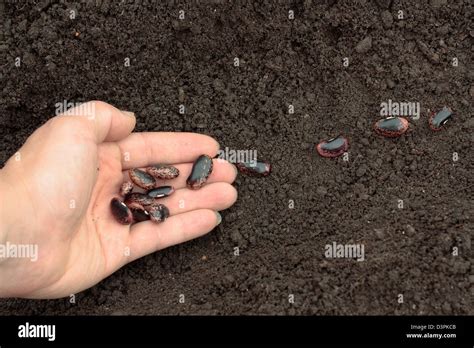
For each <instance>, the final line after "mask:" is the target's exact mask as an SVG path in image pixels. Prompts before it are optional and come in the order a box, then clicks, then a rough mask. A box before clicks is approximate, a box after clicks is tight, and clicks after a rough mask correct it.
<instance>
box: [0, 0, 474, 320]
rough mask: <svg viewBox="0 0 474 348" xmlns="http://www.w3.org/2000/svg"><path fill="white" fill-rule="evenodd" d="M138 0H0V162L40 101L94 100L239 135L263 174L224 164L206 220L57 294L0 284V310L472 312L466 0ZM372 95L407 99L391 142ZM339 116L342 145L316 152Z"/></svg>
mask: <svg viewBox="0 0 474 348" xmlns="http://www.w3.org/2000/svg"><path fill="white" fill-rule="evenodd" d="M151 3H152V2H151V1H125V2H120V3H118V2H117V3H112V1H100V0H98V1H90V2H87V1H84V2H81V3H72V2H65V3H63V2H61V3H59V1H35V2H29V3H25V2H19V1H8V0H7V1H6V2H5V3H0V17H1V18H2V21H1V22H2V24H3V28H2V32H1V33H0V35H1V36H0V66H1V70H0V85H1V87H0V88H1V91H2V92H1V96H0V127H1V128H0V133H1V138H0V140H1V143H0V163H1V164H4V163H5V162H6V160H7V159H8V158H9V157H10V156H12V155H13V154H14V153H15V152H16V150H17V149H18V148H19V147H20V146H21V145H22V143H23V142H24V141H25V140H26V138H27V137H28V136H29V135H30V134H31V133H32V132H33V131H34V130H35V129H36V128H37V127H39V126H40V125H41V124H42V123H44V122H45V121H46V120H47V119H48V118H50V117H52V116H54V114H55V110H56V107H55V104H56V103H58V102H59V103H60V102H63V101H64V100H67V101H71V102H83V101H88V100H94V99H98V100H104V101H107V102H109V103H111V104H113V105H115V106H117V107H119V108H121V109H124V110H133V111H134V112H135V113H136V114H137V117H138V123H137V128H136V129H137V131H193V132H199V133H205V134H209V135H211V136H213V137H215V138H216V139H217V140H218V141H219V142H220V144H221V146H222V148H225V147H228V148H230V149H236V150H237V149H240V150H246V149H247V150H257V151H258V156H259V157H260V158H262V159H266V160H268V161H270V162H271V163H272V164H273V173H272V174H271V175H270V176H269V177H267V178H261V179H260V178H250V177H244V176H239V178H238V179H237V181H236V183H235V186H236V187H237V189H238V191H239V199H238V201H237V203H236V204H235V205H234V206H233V207H231V208H230V209H228V210H227V211H224V212H223V223H222V224H221V225H220V226H219V227H218V228H216V229H215V230H214V231H213V232H212V233H210V234H209V235H207V236H205V237H203V238H200V239H198V240H195V241H191V242H188V243H186V244H183V245H180V246H176V247H173V248H169V249H167V250H164V251H161V252H158V253H155V254H153V255H149V256H147V257H145V258H143V259H141V260H138V261H136V262H134V263H132V264H129V265H127V266H126V267H124V268H123V269H121V270H120V271H118V272H117V273H115V274H113V275H112V276H110V277H109V278H107V279H105V280H104V281H103V282H101V283H99V284H98V285H97V286H95V287H94V288H92V289H89V290H87V291H84V292H83V293H80V294H78V295H77V298H76V303H75V304H71V303H70V302H69V299H59V300H48V301H29V300H20V299H8V300H0V314H68V315H76V314H105V315H108V314H112V315H120V314H179V315H182V314H326V315H331V314H336V315H341V314H350V315H352V314H430V315H431V314H474V309H473V308H474V306H473V294H474V283H473V282H474V266H473V259H472V249H471V248H472V247H471V241H472V236H473V230H474V217H473V203H474V202H473V201H474V199H473V198H474V197H473V189H474V187H473V185H474V180H473V178H474V175H473V169H474V160H473V158H474V156H473V155H472V148H473V141H474V135H473V134H474V133H473V128H474V119H473V117H472V116H473V115H472V114H473V112H472V110H473V109H472V102H473V98H474V70H473V69H472V66H473V59H472V57H473V55H472V53H473V50H472V47H473V40H474V38H473V37H474V26H473V18H474V15H473V5H472V2H471V1H469V0H464V1H462V0H460V1H449V2H448V1H446V0H430V1H399V0H394V1H390V0H378V1H365V0H359V1H354V2H346V1H329V0H327V1H311V0H305V1H296V0H295V1H287V2H286V1H280V2H276V1H275V2H274V1H266V2H257V1H254V2H252V1H240V2H239V1H237V2H230V1H206V0H204V1H200V2H194V1H193V2H192V4H190V3H189V2H188V3H184V2H179V1H173V2H169V3H168V4H155V3H154V2H153V4H151ZM71 10H74V11H75V13H76V14H77V15H76V17H75V18H74V19H71V12H70V11H71ZM180 10H183V11H184V19H180V18H179V15H180V12H179V11H180ZM290 10H291V11H293V12H292V13H290V12H289V11H290ZM400 11H401V12H400ZM291 14H294V19H291V18H289V17H291ZM401 16H403V18H400V17H401ZM16 57H21V66H20V67H17V66H15V59H16ZM126 58H130V66H126V64H125V59H126ZM235 58H239V66H235V64H234V63H235ZM344 58H348V63H349V64H348V66H344V64H343V63H344V62H347V60H344ZM456 63H457V64H456ZM346 65H347V64H346ZM389 99H391V100H392V101H397V102H419V103H420V105H421V117H420V119H418V120H414V119H412V118H410V119H409V120H410V128H409V130H408V132H407V133H406V134H404V135H403V136H402V137H400V138H396V139H388V138H384V137H381V136H379V135H377V134H375V133H374V132H373V129H372V126H373V124H374V122H375V121H377V120H378V119H380V118H381V116H380V104H381V103H382V102H388V100H389ZM180 104H183V105H185V106H186V113H185V114H184V115H181V114H179V105H180ZM290 105H293V108H294V113H290V112H289V111H290V110H289V106H290ZM445 105H447V106H449V107H451V108H452V109H453V110H454V111H455V116H454V117H453V119H452V120H451V121H450V122H448V123H447V124H446V125H445V127H444V128H443V130H442V131H439V132H433V131H431V130H430V128H429V127H428V115H429V112H430V110H431V111H433V110H435V111H437V110H439V109H440V108H442V107H443V106H445ZM340 133H343V134H345V135H346V136H347V138H348V139H349V144H350V148H349V157H348V161H345V160H344V158H343V157H339V158H336V159H328V158H323V157H320V156H318V154H317V153H316V152H315V150H314V145H315V143H317V142H319V141H321V140H324V139H328V138H330V137H333V136H336V135H338V134H340ZM454 153H457V155H455V154H454ZM453 156H454V157H453ZM456 156H457V160H454V159H455V158H456ZM290 200H292V201H290ZM293 203H294V207H293ZM291 207H292V208H291ZM333 242H336V243H338V244H363V245H364V250H365V259H364V261H356V260H355V259H350V258H349V259H348V258H327V257H326V256H325V246H326V245H327V244H332V243H333ZM235 247H238V248H239V251H240V254H239V255H238V256H235V255H234V251H235V249H234V248H235ZM181 294H184V295H185V301H184V303H180V301H179V300H180V295H181ZM291 295H293V297H292V296H291ZM399 295H403V302H402V303H400V302H401V301H400V299H401V297H400V296H399ZM293 298H294V301H292V299H293ZM291 302H294V303H291Z"/></svg>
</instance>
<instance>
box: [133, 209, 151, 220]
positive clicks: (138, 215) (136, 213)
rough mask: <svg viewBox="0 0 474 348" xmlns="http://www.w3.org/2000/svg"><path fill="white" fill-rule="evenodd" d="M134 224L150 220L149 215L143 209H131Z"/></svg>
mask: <svg viewBox="0 0 474 348" xmlns="http://www.w3.org/2000/svg"><path fill="white" fill-rule="evenodd" d="M131 211H132V215H133V221H134V222H142V221H147V220H150V214H149V213H148V212H147V211H146V210H145V209H131Z"/></svg>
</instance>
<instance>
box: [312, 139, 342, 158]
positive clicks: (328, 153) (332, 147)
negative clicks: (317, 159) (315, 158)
mask: <svg viewBox="0 0 474 348" xmlns="http://www.w3.org/2000/svg"><path fill="white" fill-rule="evenodd" d="M348 149H349V142H348V141H347V139H346V138H345V137H344V136H342V135H339V136H337V137H335V138H332V139H329V140H324V141H322V142H320V143H319V144H318V145H316V150H317V151H318V153H319V154H320V155H321V156H323V157H338V156H341V155H342V154H343V153H344V152H346V151H347V150H348Z"/></svg>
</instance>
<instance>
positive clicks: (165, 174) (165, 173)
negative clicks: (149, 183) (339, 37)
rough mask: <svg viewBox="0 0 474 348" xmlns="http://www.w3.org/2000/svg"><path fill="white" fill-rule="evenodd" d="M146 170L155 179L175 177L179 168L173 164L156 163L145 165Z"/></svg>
mask: <svg viewBox="0 0 474 348" xmlns="http://www.w3.org/2000/svg"><path fill="white" fill-rule="evenodd" d="M145 170H146V172H147V173H148V174H150V175H151V176H153V177H155V178H157V179H163V180H169V179H174V178H177V177H178V175H179V169H178V168H176V167H173V166H167V165H161V164H157V165H155V166H151V167H147V168H146V169H145Z"/></svg>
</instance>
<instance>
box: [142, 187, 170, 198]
mask: <svg viewBox="0 0 474 348" xmlns="http://www.w3.org/2000/svg"><path fill="white" fill-rule="evenodd" d="M173 192H174V188H173V186H160V187H157V188H155V189H153V190H150V191H148V192H147V195H148V196H150V197H153V198H163V197H168V196H169V195H170V194H172V193H173Z"/></svg>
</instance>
